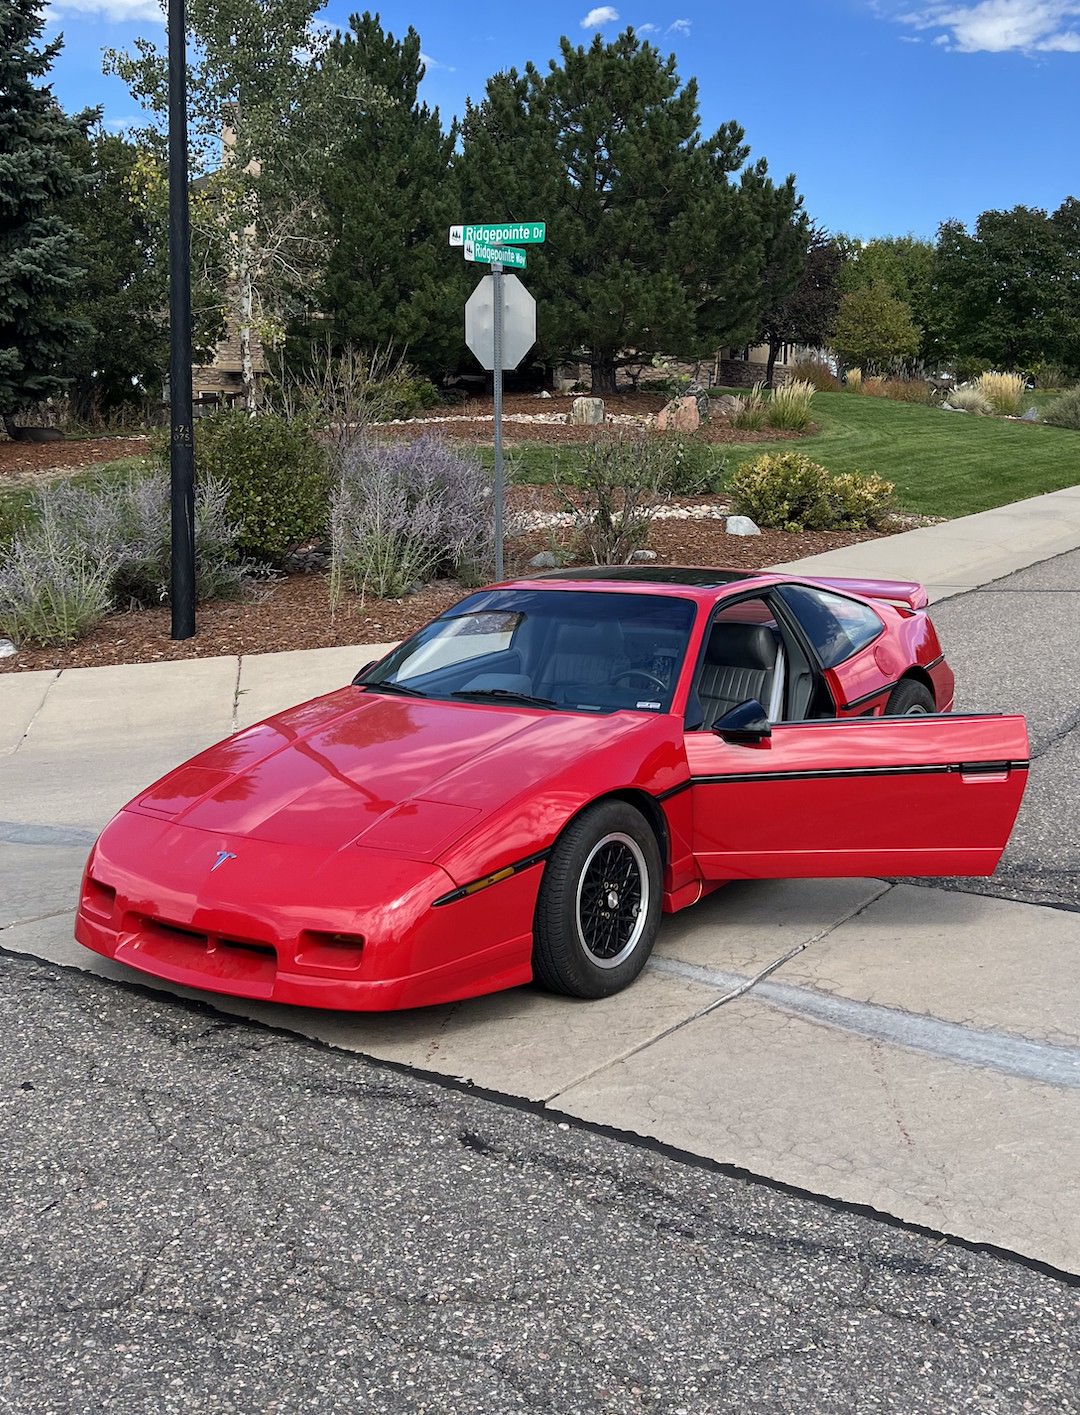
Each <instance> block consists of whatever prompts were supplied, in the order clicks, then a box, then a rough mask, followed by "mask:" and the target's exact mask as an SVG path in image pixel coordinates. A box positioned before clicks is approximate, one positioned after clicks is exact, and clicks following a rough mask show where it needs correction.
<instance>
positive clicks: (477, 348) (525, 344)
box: [465, 275, 536, 369]
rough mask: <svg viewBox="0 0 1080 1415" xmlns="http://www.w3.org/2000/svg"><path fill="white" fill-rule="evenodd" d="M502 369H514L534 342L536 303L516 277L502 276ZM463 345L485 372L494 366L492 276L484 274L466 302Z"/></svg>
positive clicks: (493, 289) (493, 283) (493, 296)
mask: <svg viewBox="0 0 1080 1415" xmlns="http://www.w3.org/2000/svg"><path fill="white" fill-rule="evenodd" d="M502 291H503V339H502V366H503V368H504V369H511V368H517V366H518V364H519V363H521V361H522V359H523V358H524V357H525V355H526V354H527V353H528V352H529V350H530V349H531V348H532V346H533V345H534V344H535V343H536V301H535V300H534V299H533V297H532V296H531V295H530V294H529V292H528V290H526V288H525V286H524V285H523V284H522V283H521V281H520V280H519V279H518V278H517V276H516V275H504V276H503V277H502ZM465 343H466V344H468V346H469V348H470V349H471V350H472V352H473V353H474V354H475V355H476V357H477V359H478V360H479V361H480V366H481V367H482V368H486V369H494V367H495V277H494V276H493V275H485V276H484V278H483V280H481V281H480V284H479V285H477V287H476V289H475V290H474V291H473V292H472V294H471V295H470V296H469V298H468V299H467V300H466V302H465Z"/></svg>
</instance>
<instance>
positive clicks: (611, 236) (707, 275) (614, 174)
mask: <svg viewBox="0 0 1080 1415" xmlns="http://www.w3.org/2000/svg"><path fill="white" fill-rule="evenodd" d="M560 43H561V57H560V60H559V61H552V62H551V64H550V66H549V69H548V72H547V73H546V74H542V73H541V72H540V71H539V70H538V69H537V68H536V67H535V66H534V65H532V64H529V65H527V66H526V69H525V72H524V74H522V75H519V74H518V73H517V72H516V71H514V70H510V71H508V72H507V73H503V74H497V75H496V76H495V77H494V78H493V79H491V80H490V81H489V83H488V87H487V93H486V96H485V98H484V100H483V102H482V103H480V104H479V105H476V106H473V105H470V106H469V107H468V108H467V110H466V116H465V121H464V125H463V127H464V139H465V148H464V154H463V156H462V159H461V162H460V164H459V168H460V171H461V175H462V183H463V196H464V202H463V208H464V209H463V219H464V220H465V221H467V222H470V223H480V222H488V221H508V220H510V221H521V220H533V221H535V220H542V221H546V222H547V224H548V233H547V234H548V240H547V243H546V245H544V246H542V247H533V248H531V249H530V253H529V269H528V275H527V283H528V285H529V287H530V289H531V290H532V292H533V293H534V294H535V295H536V296H537V300H538V302H539V303H540V306H541V311H542V313H540V315H539V318H538V324H539V326H540V338H541V342H540V353H541V356H543V357H546V358H548V359H549V360H550V359H555V358H566V357H572V358H580V357H584V358H586V359H587V360H588V361H589V362H590V364H591V365H592V387H593V391H594V392H596V393H609V392H612V391H613V390H614V387H615V375H616V370H617V368H618V367H619V366H620V365H623V364H627V363H638V362H640V361H641V360H642V358H648V357H650V356H651V355H652V354H654V353H657V352H664V353H673V354H677V355H681V356H683V357H692V356H696V355H700V354H703V353H706V352H711V351H714V350H715V349H716V348H717V347H718V345H720V344H723V343H739V342H743V341H744V340H745V339H746V338H748V337H749V336H751V335H752V334H753V332H754V326H755V325H756V323H757V321H758V318H759V316H760V313H761V309H762V307H763V304H764V300H765V294H764V288H765V285H764V282H765V270H766V265H767V262H768V259H769V254H770V250H771V248H772V247H773V245H774V244H775V233H776V232H777V231H778V230H780V229H783V228H784V226H785V225H786V224H787V223H790V221H791V220H792V218H793V217H794V215H795V212H796V210H797V206H798V198H797V197H796V195H795V191H794V184H793V182H792V181H790V180H789V181H788V182H787V183H785V184H784V185H782V186H779V187H777V186H776V185H775V184H774V183H773V182H772V181H771V180H770V179H769V178H768V176H767V172H766V168H765V164H764V163H763V162H758V163H757V164H755V165H753V166H752V167H750V168H745V164H746V160H747V157H748V149H747V148H746V146H745V145H744V142H743V137H744V134H743V131H742V129H741V128H739V127H738V125H737V124H735V123H727V124H725V125H724V126H723V127H721V128H720V129H719V130H718V131H717V132H716V133H714V134H713V135H712V136H711V137H708V138H703V137H702V135H701V132H700V122H699V116H698V103H697V84H696V82H695V81H694V80H693V79H691V80H689V81H688V82H687V83H686V84H683V83H682V82H681V81H680V79H679V76H678V73H677V72H676V68H675V59H674V56H669V57H668V58H667V59H666V60H665V59H664V58H663V57H662V55H661V54H660V53H659V51H658V50H656V49H654V48H653V47H652V46H651V45H649V44H647V43H646V44H643V43H641V41H640V40H639V39H638V38H637V36H636V35H635V34H634V31H633V30H632V29H628V30H627V31H626V32H625V33H624V34H622V35H620V36H618V38H617V39H616V40H614V41H613V42H612V43H610V44H606V43H605V42H604V41H603V39H602V38H601V37H600V36H599V35H597V37H596V38H595V39H594V40H593V42H592V44H591V45H590V46H589V48H588V49H586V48H584V47H578V48H575V47H574V46H573V45H572V44H571V43H570V41H569V40H568V39H565V38H564V39H563V40H562V41H561V42H560ZM743 169H744V170H743ZM740 170H742V175H741V177H740V178H739V180H738V181H733V180H732V178H733V177H734V175H735V174H736V173H739V172H740Z"/></svg>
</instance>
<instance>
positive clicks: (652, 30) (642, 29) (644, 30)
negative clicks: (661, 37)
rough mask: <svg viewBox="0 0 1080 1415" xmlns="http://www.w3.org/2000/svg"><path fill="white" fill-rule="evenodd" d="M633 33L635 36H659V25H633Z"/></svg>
mask: <svg viewBox="0 0 1080 1415" xmlns="http://www.w3.org/2000/svg"><path fill="white" fill-rule="evenodd" d="M634 33H635V34H659V33H660V26H659V25H651V24H648V23H646V24H643V25H635V26H634Z"/></svg>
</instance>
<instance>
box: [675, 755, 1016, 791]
mask: <svg viewBox="0 0 1080 1415" xmlns="http://www.w3.org/2000/svg"><path fill="white" fill-rule="evenodd" d="M1028 765H1029V763H1028V762H1026V761H1011V762H941V763H936V764H933V765H928V766H863V767H831V768H828V767H826V768H821V769H810V770H806V771H746V772H722V773H718V774H717V775H715V776H692V777H691V778H690V780H689V781H688V782H687V783H686V785H687V786H724V785H742V784H743V783H747V784H748V783H750V782H758V781H831V780H841V779H843V778H845V777H859V776H948V775H949V774H950V773H955V772H959V773H961V774H962V775H964V776H978V775H980V774H981V775H989V774H997V773H998V772H1002V771H1027V769H1028ZM675 789H676V790H685V786H683V787H676V788H675ZM665 795H667V796H670V795H674V792H671V791H669V792H667V793H665ZM664 799H665V797H664V796H659V797H657V800H664Z"/></svg>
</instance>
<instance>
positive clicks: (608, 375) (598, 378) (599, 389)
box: [589, 357, 615, 398]
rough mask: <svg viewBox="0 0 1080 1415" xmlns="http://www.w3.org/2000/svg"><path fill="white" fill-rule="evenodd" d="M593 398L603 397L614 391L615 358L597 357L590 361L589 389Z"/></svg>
mask: <svg viewBox="0 0 1080 1415" xmlns="http://www.w3.org/2000/svg"><path fill="white" fill-rule="evenodd" d="M589 391H590V392H591V393H592V395H593V396H594V397H595V398H603V397H605V395H607V394H609V393H614V392H615V360H614V359H613V358H603V357H597V358H594V359H593V361H592V387H591V388H590V390H589Z"/></svg>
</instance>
